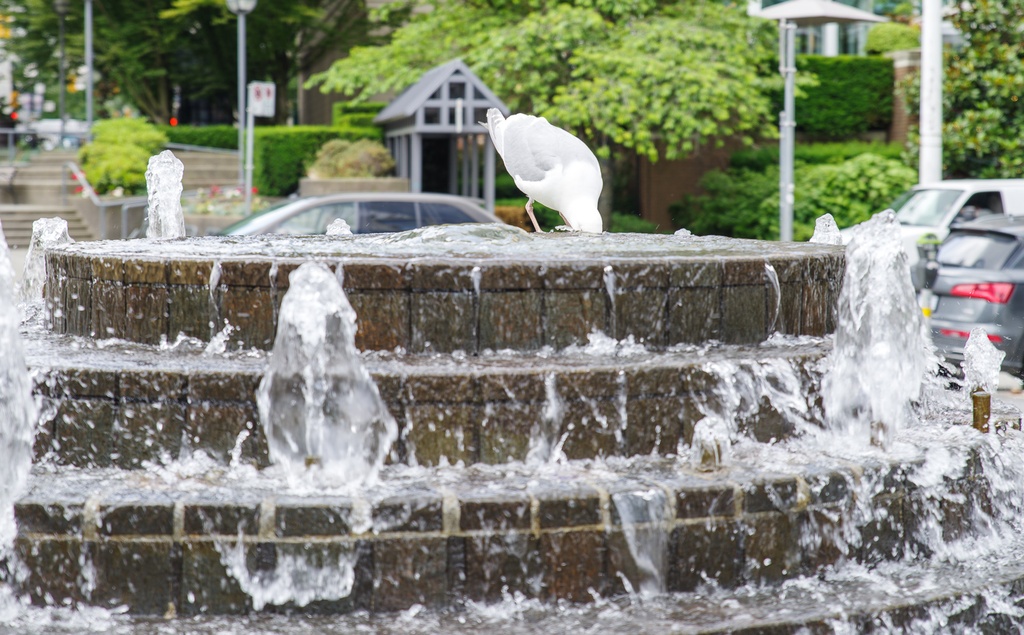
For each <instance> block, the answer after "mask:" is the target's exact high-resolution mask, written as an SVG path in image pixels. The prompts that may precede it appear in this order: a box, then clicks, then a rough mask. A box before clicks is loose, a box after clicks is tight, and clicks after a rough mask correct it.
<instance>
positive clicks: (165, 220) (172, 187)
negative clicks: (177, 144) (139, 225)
mask: <svg viewBox="0 0 1024 635" xmlns="http://www.w3.org/2000/svg"><path fill="white" fill-rule="evenodd" d="M184 174H185V166H184V164H182V162H181V160H180V159H178V157H176V156H174V153H173V152H171V151H170V150H164V151H163V152H161V153H160V154H157V155H155V156H152V157H150V159H149V165H148V166H147V168H146V190H147V192H148V195H149V206H148V208H147V209H148V211H147V219H148V220H149V226H148V227H147V228H146V238H152V239H161V240H169V239H173V238H184V237H185V216H184V214H183V213H182V211H181V191H182V185H181V179H182V176H184Z"/></svg>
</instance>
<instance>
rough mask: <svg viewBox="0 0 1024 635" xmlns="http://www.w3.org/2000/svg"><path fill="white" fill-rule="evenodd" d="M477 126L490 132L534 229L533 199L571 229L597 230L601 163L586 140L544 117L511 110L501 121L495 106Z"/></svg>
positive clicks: (601, 186) (601, 182)
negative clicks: (511, 113) (556, 214)
mask: <svg viewBox="0 0 1024 635" xmlns="http://www.w3.org/2000/svg"><path fill="white" fill-rule="evenodd" d="M481 125H483V126H485V127H486V128H487V131H488V132H490V133H491V141H493V142H494V147H495V149H496V150H497V151H498V154H499V155H501V158H502V160H503V161H504V162H505V168H506V169H507V170H508V172H509V174H511V175H512V178H513V179H515V182H516V187H518V188H519V189H520V190H522V191H523V193H524V194H526V196H527V197H529V200H527V201H526V213H527V214H529V215H530V220H532V221H533V227H534V229H535V230H537V231H538V232H539V231H540V225H538V224H537V217H536V216H534V215H533V202H534V201H537V202H538V203H542V204H544V205H547V206H548V207H550V208H551V209H553V210H556V211H557V212H558V213H559V215H561V217H562V220H564V221H565V224H566V225H568V226H569V227H570V228H571V229H573V230H576V231H582V232H596V233H600V232H601V230H602V227H601V214H600V212H598V211H597V199H598V197H600V196H601V189H602V188H603V187H604V183H603V181H602V180H601V166H600V165H599V164H598V163H597V157H596V156H594V153H593V152H591V151H590V148H588V147H587V145H586V144H585V143H583V142H582V141H580V140H579V139H578V138H577V137H575V136H573V135H572V134H571V133H569V132H566V131H565V130H562V129H561V128H556V127H555V126H552V125H551V124H550V123H548V120H547V119H545V118H543V117H534V116H533V115H524V114H515V115H512V116H510V117H509V118H508V119H506V118H505V117H504V116H503V115H502V114H501V111H499V110H498V109H497V108H490V109H488V110H487V123H483V122H481Z"/></svg>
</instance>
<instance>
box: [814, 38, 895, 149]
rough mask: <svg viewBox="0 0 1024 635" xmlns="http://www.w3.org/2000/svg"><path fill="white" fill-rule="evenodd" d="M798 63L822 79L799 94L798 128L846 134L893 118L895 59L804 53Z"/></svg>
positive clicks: (822, 135) (830, 135)
mask: <svg viewBox="0 0 1024 635" xmlns="http://www.w3.org/2000/svg"><path fill="white" fill-rule="evenodd" d="M797 66H798V68H799V69H800V72H802V73H814V74H815V75H817V76H818V81H819V83H818V85H817V86H815V87H813V88H805V89H804V93H805V95H804V96H803V97H797V99H796V125H797V130H798V131H800V132H802V133H804V134H806V135H809V136H811V137H814V138H818V139H842V138H847V137H851V136H854V135H857V134H860V133H862V132H867V131H868V130H880V129H884V128H887V127H888V126H889V124H890V123H891V122H892V93H893V82H894V71H893V65H892V60H891V59H889V58H887V57H855V56H850V55H840V56H838V57H823V56H820V55H802V56H800V57H799V58H798V60H797Z"/></svg>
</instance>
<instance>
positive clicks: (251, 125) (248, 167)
mask: <svg viewBox="0 0 1024 635" xmlns="http://www.w3.org/2000/svg"><path fill="white" fill-rule="evenodd" d="M245 111H246V114H245V120H246V129H247V130H246V133H247V135H248V140H247V142H246V149H245V215H246V216H248V215H249V214H252V155H253V146H254V145H255V138H256V134H255V132H256V125H255V124H256V122H255V121H254V119H255V117H253V114H252V112H250V111H249V109H248V107H247V108H246V109H245Z"/></svg>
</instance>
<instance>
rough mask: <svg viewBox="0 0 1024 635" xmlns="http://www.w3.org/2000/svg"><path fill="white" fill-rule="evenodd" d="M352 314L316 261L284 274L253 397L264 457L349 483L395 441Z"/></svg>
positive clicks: (363, 476)
mask: <svg viewBox="0 0 1024 635" xmlns="http://www.w3.org/2000/svg"><path fill="white" fill-rule="evenodd" d="M355 334H356V315H355V311H353V310H352V305H351V304H349V301H348V299H347V298H346V297H345V292H344V291H343V290H342V288H341V285H340V284H339V283H338V279H337V278H336V277H335V276H334V274H333V273H331V271H330V270H329V269H328V268H327V267H325V266H324V265H322V264H319V263H312V262H311V263H306V264H304V265H302V266H301V267H299V268H298V269H296V270H295V271H294V272H293V273H292V274H291V279H290V285H289V289H288V292H287V293H286V294H285V296H284V299H283V300H282V302H281V310H280V316H279V326H278V330H277V338H276V340H275V341H274V348H273V350H272V351H271V354H270V360H269V363H268V368H267V373H266V374H265V375H264V376H263V380H262V381H261V382H260V386H259V390H258V391H257V395H256V403H257V405H258V407H259V413H260V421H261V422H262V424H263V427H264V429H265V430H266V434H267V441H268V442H269V447H270V458H271V460H273V461H274V462H276V463H281V464H283V465H285V466H286V467H288V468H289V469H291V470H293V471H294V470H296V469H297V467H302V466H306V467H308V466H310V465H313V464H316V465H322V467H323V469H324V470H326V471H328V472H331V473H333V474H336V475H337V476H339V477H341V478H342V479H344V480H345V481H346V482H349V483H351V484H353V485H359V484H362V483H364V482H366V481H367V480H371V479H373V478H374V477H375V476H376V474H377V471H378V470H379V469H380V466H381V465H382V464H383V461H384V457H385V456H387V453H388V452H389V451H390V449H391V444H392V442H393V441H394V440H395V438H396V436H397V425H396V424H395V421H394V419H393V418H392V416H391V414H390V413H389V412H388V410H387V407H386V406H385V405H384V402H383V401H382V400H381V398H380V393H379V392H378V390H377V386H376V384H375V383H374V382H373V379H372V378H371V377H370V374H369V373H368V372H367V370H366V368H365V367H364V365H363V363H362V360H361V359H360V357H359V351H358V350H357V349H356V347H355Z"/></svg>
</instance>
